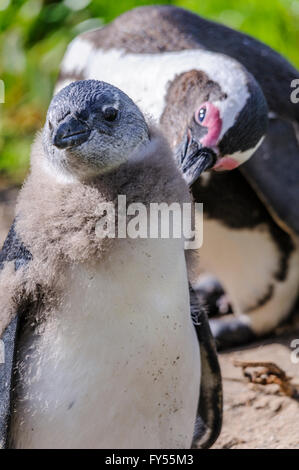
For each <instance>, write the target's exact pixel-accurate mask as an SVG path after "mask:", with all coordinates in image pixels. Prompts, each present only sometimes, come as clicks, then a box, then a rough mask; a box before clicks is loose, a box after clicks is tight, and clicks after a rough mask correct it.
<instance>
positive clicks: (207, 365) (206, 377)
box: [189, 284, 223, 449]
mask: <svg viewBox="0 0 299 470" xmlns="http://www.w3.org/2000/svg"><path fill="white" fill-rule="evenodd" d="M189 291H190V307H191V316H192V320H193V324H194V326H195V330H196V334H197V338H198V342H199V345H200V359H201V381H200V396H199V403H198V410H197V418H196V423H195V431H194V436H193V443H192V448H197V449H198V448H201V449H205V448H209V447H211V446H212V445H213V444H214V442H215V441H216V439H217V438H218V436H219V434H220V431H221V427H222V408H223V395H222V379H221V370H220V365H219V361H218V356H217V352H216V345H215V340H214V338H213V336H212V333H211V330H210V326H209V321H208V317H207V315H206V313H205V311H204V310H203V309H201V308H200V307H199V305H198V300H197V297H196V294H195V292H194V290H193V289H192V287H191V285H190V284H189Z"/></svg>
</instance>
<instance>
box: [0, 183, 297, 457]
mask: <svg viewBox="0 0 299 470" xmlns="http://www.w3.org/2000/svg"><path fill="white" fill-rule="evenodd" d="M17 192H18V191H17V189H14V188H13V189H1V186H0V244H1V245H2V243H3V241H4V239H5V237H6V235H7V232H8V229H9V226H10V224H11V221H12V219H13V215H14V204H15V199H16V196H17ZM297 312H298V313H297V314H296V313H295V314H294V315H293V317H292V319H291V320H290V321H289V322H288V324H287V325H285V326H283V327H280V328H279V329H277V331H276V332H275V334H274V335H273V336H272V337H271V338H268V339H266V340H264V341H259V342H256V343H253V344H250V345H249V346H246V347H244V348H242V349H238V350H233V351H228V352H224V353H221V354H220V363H221V369H222V375H223V388H224V423H223V429H222V432H221V435H220V437H219V439H218V440H217V442H216V443H215V444H214V446H213V448H215V449H219V448H221V449H225V448H230V449H241V448H250V449H253V448H269V449H278V448H297V449H299V424H298V423H299V399H298V398H297V399H296V398H290V397H288V396H285V395H283V394H282V393H281V392H280V388H279V386H278V385H276V384H271V385H257V384H253V383H249V381H248V379H247V378H245V377H244V376H243V373H242V369H241V368H240V367H235V366H234V364H233V361H234V360H236V359H237V360H242V361H270V362H274V363H276V364H277V365H278V366H279V367H280V368H282V369H283V370H284V371H285V372H286V374H287V375H288V376H291V377H292V382H291V383H292V384H294V386H295V387H296V388H297V389H298V391H299V362H298V363H297V364H294V363H292V360H291V352H292V351H293V349H292V348H291V347H290V344H291V341H292V340H294V339H297V338H298V340H299V308H298V309H297ZM297 357H298V361H299V353H298V355H297Z"/></svg>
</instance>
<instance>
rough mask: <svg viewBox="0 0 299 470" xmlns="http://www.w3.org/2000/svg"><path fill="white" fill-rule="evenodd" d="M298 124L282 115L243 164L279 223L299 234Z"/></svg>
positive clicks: (245, 171)
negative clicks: (282, 117)
mask: <svg viewBox="0 0 299 470" xmlns="http://www.w3.org/2000/svg"><path fill="white" fill-rule="evenodd" d="M295 126H297V124H295V123H293V122H291V121H286V120H283V119H281V118H279V117H277V118H275V119H270V122H269V129H268V132H267V135H266V137H265V139H264V142H263V143H262V145H261V146H260V148H259V149H258V151H257V152H256V153H255V154H254V155H253V156H252V157H251V158H250V159H249V160H248V161H247V162H246V163H244V164H243V165H242V166H241V167H240V171H241V172H242V174H243V175H244V176H245V178H246V179H247V180H248V181H249V183H250V184H251V186H252V187H253V188H254V190H255V191H256V193H257V194H258V195H259V197H260V199H261V200H262V201H263V202H264V203H265V205H266V206H267V208H268V210H269V211H270V213H271V214H272V216H273V217H274V219H275V220H276V221H277V223H278V224H279V225H280V226H281V227H282V228H283V229H284V230H286V231H287V232H290V231H291V232H295V233H296V234H298V235H299V185H298V178H299V141H298V135H297V136H296V130H295Z"/></svg>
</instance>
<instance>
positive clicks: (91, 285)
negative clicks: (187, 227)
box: [0, 80, 222, 448]
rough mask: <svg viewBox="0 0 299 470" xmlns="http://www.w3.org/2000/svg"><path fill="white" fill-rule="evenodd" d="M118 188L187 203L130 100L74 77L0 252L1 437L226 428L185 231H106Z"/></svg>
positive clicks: (187, 441) (208, 433) (132, 197)
mask: <svg viewBox="0 0 299 470" xmlns="http://www.w3.org/2000/svg"><path fill="white" fill-rule="evenodd" d="M165 163H166V167H165ZM119 194H124V195H126V197H127V203H128V204H129V203H132V202H139V203H140V202H141V203H143V204H145V205H146V206H147V207H148V206H149V204H150V203H151V202H168V203H171V202H174V201H178V202H184V201H185V202H187V201H188V200H189V194H188V190H187V187H186V185H185V183H184V182H183V180H182V177H181V175H180V174H179V172H178V170H177V168H176V165H175V163H174V160H173V157H172V155H171V152H170V150H169V148H168V145H167V144H166V142H165V140H164V138H163V137H162V136H161V135H160V133H159V132H157V131H155V129H153V128H152V127H151V126H148V125H147V124H146V122H145V120H144V118H143V116H142V114H141V112H140V111H139V109H138V108H137V107H136V106H135V104H134V103H133V102H132V100H130V99H129V98H128V97H127V96H126V95H125V94H124V93H122V92H121V91H120V90H118V89H117V88H115V87H113V86H110V85H108V84H106V83H103V82H98V81H94V80H87V81H80V82H76V83H73V84H71V85H70V86H69V87H67V88H66V89H64V90H62V91H61V92H60V93H59V94H58V95H56V96H55V97H54V99H53V100H52V103H51V105H50V108H49V111H48V115H47V120H46V123H45V126H44V129H43V133H42V135H40V136H39V137H38V138H37V140H36V143H35V145H34V147H33V151H32V159H31V173H30V175H29V177H28V179H27V181H26V183H25V185H24V187H23V189H22V191H21V194H20V197H19V201H18V204H17V216H16V220H15V223H14V225H13V226H12V228H11V231H10V233H9V235H8V238H7V240H6V242H5V244H4V247H3V250H2V252H1V257H0V262H1V268H2V271H1V274H0V281H1V283H0V303H1V316H0V328H1V331H4V330H5V328H6V330H5V331H4V335H3V339H4V341H5V346H6V353H7V361H6V363H5V365H4V366H0V379H1V389H0V392H1V397H0V398H1V409H0V411H1V414H0V432H1V435H0V437H1V443H2V446H5V445H7V446H9V447H14V448H57V447H59V448H61V447H63V448H76V447H77V448H78V447H80V448H84V447H88V448H94V447H97V448H101V447H102V448H107V447H111V448H116V447H117V448H128V447H130V448H134V447H137V448H140V447H157V448H160V447H161V448H165V447H170V448H172V447H189V446H191V444H192V440H193V434H194V428H195V434H194V443H193V445H194V446H198V445H200V446H207V445H211V444H212V443H213V442H214V440H215V439H216V437H217V435H218V434H219V431H220V427H221V412H222V394H221V377H220V370H219V365H218V362H217V355H216V352H215V347H214V343H213V340H212V336H211V333H210V330H209V326H208V324H207V321H206V319H205V316H204V313H201V312H200V311H199V310H198V307H197V306H196V300H195V299H194V293H193V291H192V289H191V296H193V301H192V316H193V317H194V320H195V327H194V325H193V323H192V318H191V315H190V297H189V289H188V281H187V274H186V265H185V257H184V250H183V240H181V239H170V240H162V239H154V240H151V239H133V240H131V239H112V240H107V239H102V238H99V237H98V236H97V231H96V227H97V223H98V222H99V220H101V217H102V216H103V213H102V210H101V209H100V208H99V205H100V204H101V203H107V202H108V201H109V202H112V203H113V204H115V203H116V199H117V196H118V195H119ZM201 344H202V347H201ZM201 358H202V359H201ZM201 363H202V370H201ZM12 368H13V369H14V373H13V375H12ZM201 377H202V380H201ZM186 384H187V387H186ZM199 392H200V394H201V398H200V400H199V399H198V397H199ZM197 412H199V413H200V414H201V417H200V418H201V419H200V418H199V417H198V418H196V416H197ZM203 428H204V429H203Z"/></svg>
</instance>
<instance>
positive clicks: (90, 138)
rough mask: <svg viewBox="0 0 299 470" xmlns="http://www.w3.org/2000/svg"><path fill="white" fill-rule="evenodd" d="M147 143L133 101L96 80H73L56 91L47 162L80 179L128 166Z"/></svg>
mask: <svg viewBox="0 0 299 470" xmlns="http://www.w3.org/2000/svg"><path fill="white" fill-rule="evenodd" d="M148 140H149V131H148V127H147V124H146V122H145V119H144V117H143V115H142V113H141V111H140V110H139V109H138V107H137V106H136V105H135V104H134V102H133V101H132V100H131V99H130V98H129V97H128V96H127V95H126V94H125V93H123V92H122V91H121V90H119V89H118V88H116V87H114V86H112V85H110V84H108V83H105V82H100V81H97V80H80V81H77V82H73V83H71V84H70V85H68V86H67V87H65V88H63V89H62V90H61V91H60V92H59V93H57V95H55V96H54V98H53V99H52V102H51V104H50V107H49V110H48V113H47V119H46V123H45V126H44V129H43V146H44V150H45V153H46V158H47V161H48V163H50V164H51V166H52V168H54V169H55V170H56V172H59V173H60V174H62V175H64V176H66V177H67V176H71V177H73V178H78V179H80V180H84V179H88V178H92V177H94V176H98V175H100V174H102V173H107V172H109V171H111V170H112V169H114V168H116V167H118V166H119V165H121V164H122V163H125V162H126V161H128V160H129V159H130V156H131V155H132V154H133V153H134V152H135V151H137V150H138V149H139V147H140V146H142V145H143V144H146V143H147V142H148Z"/></svg>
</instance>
